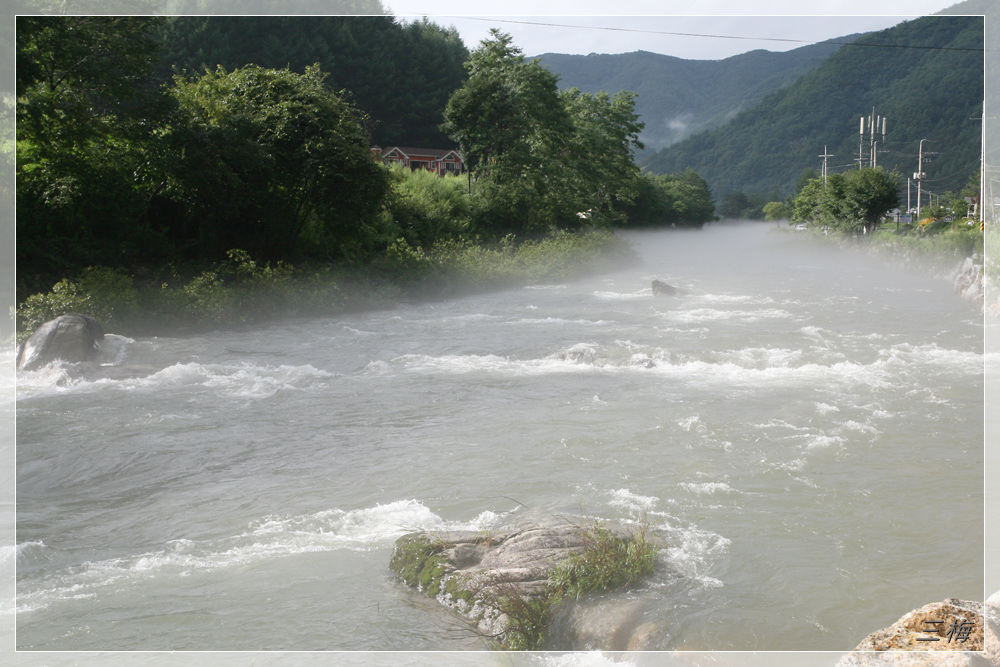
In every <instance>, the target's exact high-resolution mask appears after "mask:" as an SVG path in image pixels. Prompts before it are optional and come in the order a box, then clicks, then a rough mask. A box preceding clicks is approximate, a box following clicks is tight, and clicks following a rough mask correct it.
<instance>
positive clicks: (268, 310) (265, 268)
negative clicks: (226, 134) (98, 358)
mask: <svg viewBox="0 0 1000 667" xmlns="http://www.w3.org/2000/svg"><path fill="white" fill-rule="evenodd" d="M631 256H632V251H631V249H630V248H629V246H628V244H627V243H626V242H625V241H622V240H621V239H619V238H617V237H615V236H613V235H612V234H611V233H610V232H605V231H590V232H585V233H575V234H572V233H558V234H555V235H552V236H550V237H548V238H545V239H542V240H537V241H525V242H519V241H518V240H517V239H515V238H514V237H512V236H508V237H506V238H504V239H503V240H502V241H500V242H499V243H497V244H493V245H477V244H473V243H471V242H466V241H447V242H440V243H438V244H436V245H434V246H432V247H431V248H429V249H426V250H425V249H423V248H419V247H413V246H411V245H409V244H408V243H407V242H406V241H404V240H402V239H400V240H398V241H396V242H395V243H394V244H392V246H390V248H389V249H388V251H387V252H386V254H385V255H384V256H383V257H380V258H379V259H377V260H375V261H374V262H372V263H370V264H366V265H359V266H344V267H331V266H302V267H295V266H291V265H289V264H285V263H283V262H279V263H277V264H274V265H272V264H259V263H257V262H255V261H253V260H252V259H251V258H250V256H249V255H248V254H247V253H246V252H244V251H242V250H231V251H229V253H227V257H226V259H225V260H224V261H221V262H219V263H218V264H217V265H215V266H212V267H210V268H208V269H205V270H203V271H200V272H199V273H197V274H196V275H191V276H182V275H179V274H178V273H177V272H175V271H172V270H169V269H168V270H167V271H166V273H165V274H164V275H156V276H146V277H144V278H142V279H137V278H136V277H134V276H132V275H129V274H127V273H125V272H122V271H118V270H112V269H108V268H105V267H89V268H87V269H86V270H84V271H83V272H82V273H81V274H80V275H79V276H75V277H74V278H72V279H70V278H67V279H63V280H61V281H59V282H58V283H56V284H55V285H54V286H53V287H52V289H51V290H50V291H48V292H46V293H40V294H34V295H31V296H29V297H28V298H26V299H25V300H24V301H23V302H22V303H20V304H19V305H18V307H17V311H16V323H17V339H18V342H20V341H22V340H24V339H25V338H26V337H27V336H29V335H30V334H31V332H32V331H34V330H35V328H37V327H38V325H40V324H41V323H43V322H45V321H47V320H49V319H51V318H53V317H56V316H58V315H61V314H63V313H67V312H76V313H82V314H85V315H90V316H92V317H94V318H96V319H97V320H98V321H100V322H101V323H102V324H103V325H104V327H105V329H106V330H107V331H109V332H113V333H117V334H121V335H127V336H137V335H138V336H145V335H172V334H178V333H191V332H198V331H207V330H212V329H227V328H236V327H241V326H245V325H248V324H258V323H263V322H267V321H270V320H275V319H279V318H287V317H302V316H324V315H334V314H337V313H342V312H348V311H352V310H362V309H367V308H377V307H387V306H390V305H392V304H394V303H396V302H398V301H401V300H411V299H435V298H442V297H449V296H457V295H461V294H467V293H472V292H477V291H486V290H491V289H503V288H510V287H517V286H521V285H527V284H532V283H539V282H553V281H561V280H568V279H572V278H575V277H579V276H581V275H584V274H587V273H593V272H598V271H603V270H608V269H610V268H613V267H614V266H616V265H619V264H620V263H622V262H623V261H627V260H628V259H629V258H630V257H631Z"/></svg>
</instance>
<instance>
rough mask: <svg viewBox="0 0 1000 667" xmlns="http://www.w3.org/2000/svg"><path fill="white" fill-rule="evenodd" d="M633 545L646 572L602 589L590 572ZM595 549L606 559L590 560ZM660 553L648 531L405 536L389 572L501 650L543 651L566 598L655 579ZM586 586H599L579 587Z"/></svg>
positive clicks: (557, 528)
mask: <svg viewBox="0 0 1000 667" xmlns="http://www.w3.org/2000/svg"><path fill="white" fill-rule="evenodd" d="M637 545H643V546H644V548H647V549H648V551H649V554H648V567H644V568H642V569H641V571H640V572H639V573H638V574H637V575H636V577H635V578H633V579H630V580H629V581H625V582H620V581H611V580H609V581H603V578H602V577H600V576H597V575H598V574H601V573H599V572H597V571H594V572H591V571H590V570H591V569H592V568H596V569H601V568H604V567H605V566H608V565H616V564H617V563H616V562H612V561H615V559H616V558H617V559H619V560H623V561H627V560H628V556H629V554H631V552H632V551H633V547H635V546H637ZM595 546H603V551H598V552H595ZM657 548H658V547H656V546H653V545H652V544H650V543H648V542H647V541H646V537H645V531H642V532H640V534H639V535H633V534H632V533H631V532H629V531H627V530H622V529H619V528H614V529H612V528H607V527H605V526H603V525H598V524H595V525H594V526H592V527H589V528H581V527H580V526H576V525H573V524H566V523H561V524H554V525H548V526H537V525H536V526H531V527H528V528H522V529H515V530H511V531H509V532H506V533H502V534H490V535H487V534H483V533H476V532H472V531H461V532H454V533H446V534H443V535H433V534H428V533H410V534H408V535H404V536H402V537H400V538H399V539H398V540H397V541H396V546H395V549H394V550H393V553H392V558H391V559H390V562H389V567H390V569H391V570H392V571H393V572H395V573H396V574H397V575H399V577H400V578H401V579H402V580H403V581H404V582H406V583H407V584H408V585H410V586H413V587H414V588H417V589H418V590H420V591H422V592H423V593H424V594H426V595H428V596H429V597H431V598H435V599H436V600H437V601H438V602H440V603H441V604H442V605H445V606H447V607H449V608H451V609H452V610H454V611H456V612H458V613H460V614H461V615H462V616H464V617H465V618H466V619H468V620H469V621H470V622H472V623H473V624H475V625H476V627H477V629H478V630H479V632H480V633H481V634H483V635H484V636H487V637H490V638H492V639H493V640H494V641H495V642H496V644H497V646H498V647H499V648H506V649H529V650H531V649H539V648H543V647H546V643H547V638H546V630H547V628H548V626H549V624H550V623H551V622H552V621H553V618H554V617H553V614H554V613H555V612H556V610H557V609H558V607H559V606H560V603H561V601H562V598H563V597H564V596H566V595H570V596H573V597H578V596H579V595H580V594H582V593H586V592H588V591H595V592H601V591H603V590H607V589H609V588H611V587H620V586H621V585H627V584H629V583H632V582H633V581H637V580H638V578H640V577H642V576H645V575H647V574H649V573H650V572H651V571H652V564H653V558H654V556H655V553H656V550H657ZM595 553H597V554H598V556H599V559H598V560H597V561H594V560H593V557H592V556H593V554H595ZM601 558H603V560H601ZM626 564H627V563H626ZM567 567H569V568H570V569H566V568H567ZM558 573H562V578H563V579H569V580H571V582H570V583H571V584H572V585H570V584H567V583H566V582H561V583H560V582H559V581H558V579H559V578H560V577H556V576H554V575H555V574H558ZM589 580H594V581H596V582H598V583H596V584H594V585H584V584H583V582H585V581H589ZM549 648H557V647H549ZM571 650H572V649H571Z"/></svg>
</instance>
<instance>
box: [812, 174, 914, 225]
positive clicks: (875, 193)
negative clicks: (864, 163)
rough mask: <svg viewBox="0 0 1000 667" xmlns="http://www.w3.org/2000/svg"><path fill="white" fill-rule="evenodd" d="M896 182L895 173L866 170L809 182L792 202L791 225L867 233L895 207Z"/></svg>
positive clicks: (898, 178) (896, 176)
mask: <svg viewBox="0 0 1000 667" xmlns="http://www.w3.org/2000/svg"><path fill="white" fill-rule="evenodd" d="M899 181H900V176H899V174H898V173H895V172H894V173H891V174H887V173H885V171H883V170H882V169H880V168H874V169H873V168H870V167H867V168H865V169H852V170H850V171H847V172H845V173H843V174H830V175H829V177H828V178H827V180H826V182H824V181H823V180H822V179H818V178H817V179H814V180H811V181H809V182H808V183H807V184H806V185H805V187H803V188H802V190H801V191H800V192H799V194H798V196H797V197H796V198H795V203H794V210H793V212H792V222H802V223H809V224H813V225H817V226H822V227H827V228H833V229H837V230H839V231H844V232H849V233H850V232H862V233H868V232H870V231H872V230H873V229H874V228H875V226H876V225H877V224H878V222H879V220H881V218H882V217H883V216H884V215H885V214H886V213H888V212H889V211H890V210H892V209H893V208H895V207H896V206H897V205H898V204H899V196H898V193H897V190H898V187H899Z"/></svg>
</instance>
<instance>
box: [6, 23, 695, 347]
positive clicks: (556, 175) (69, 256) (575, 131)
mask: <svg viewBox="0 0 1000 667" xmlns="http://www.w3.org/2000/svg"><path fill="white" fill-rule="evenodd" d="M365 21H368V22H369V23H365ZM318 23H323V24H324V25H325V30H326V32H322V33H321V36H322V38H323V39H321V40H320V41H324V40H333V39H335V38H336V39H339V40H341V41H343V42H345V43H353V42H354V41H356V39H358V38H359V37H360V36H361V35H362V34H367V33H364V30H370V29H374V30H391V31H398V30H404V32H405V34H407V35H410V36H411V37H412V38H413V39H416V40H417V41H418V42H420V43H421V44H424V45H425V46H427V48H431V50H434V49H437V53H438V55H439V56H440V57H441V58H444V59H446V60H447V59H448V58H451V57H454V56H455V55H456V54H457V53H458V51H456V50H455V48H454V37H455V36H454V34H453V33H452V32H448V31H440V30H439V29H438V28H436V27H435V26H432V25H430V24H427V23H419V24H413V25H411V26H407V27H406V28H405V29H404V28H400V27H399V26H396V25H395V24H393V23H392V22H391V21H389V22H388V23H386V20H385V19H384V17H368V18H365V19H362V18H360V17H347V18H337V17H331V18H330V19H329V20H324V21H318ZM202 25H203V26H205V29H206V30H208V29H209V28H210V27H213V26H214V28H219V27H220V26H222V27H225V24H220V23H213V22H207V23H204V24H202ZM282 25H284V24H282ZM362 26H367V27H364V28H363V27H362ZM373 26H374V27H373ZM386 26H392V27H390V28H387V27H386ZM214 28H213V29H214ZM286 28H287V26H286ZM176 29H177V23H176V21H175V22H168V23H166V24H165V22H164V21H163V20H162V19H157V18H153V17H139V18H128V17H103V16H102V17H62V16H60V17H51V16H49V17H25V19H24V20H20V21H19V22H18V24H17V35H16V36H17V49H18V59H19V63H20V64H21V65H23V66H22V67H19V68H18V76H19V78H18V82H17V103H16V114H17V118H18V121H19V125H18V135H17V141H16V149H17V156H18V165H17V186H18V187H17V204H18V233H19V238H18V248H17V259H18V263H19V269H20V272H19V274H18V279H19V285H18V290H19V292H20V293H21V295H20V296H21V299H20V300H21V302H22V303H21V307H20V308H19V310H18V317H19V320H20V321H19V325H18V328H19V329H20V330H21V331H26V330H29V329H30V328H31V327H34V326H36V325H37V324H38V323H39V321H40V320H39V318H41V317H47V316H51V315H55V314H58V313H59V312H63V311H65V310H66V309H72V310H77V311H80V312H83V313H86V314H93V315H94V316H96V317H98V319H100V320H102V321H103V322H104V323H105V324H106V326H109V327H112V328H114V329H116V330H118V331H121V332H131V333H148V332H150V331H151V327H153V329H152V330H155V327H164V328H166V327H171V328H181V329H201V328H205V327H212V326H230V325H233V324H240V323H250V322H259V321H262V320H264V319H267V318H269V317H275V316H279V315H296V314H303V313H306V312H310V309H316V310H319V311H321V312H328V311H330V310H331V309H332V310H334V311H336V310H337V309H340V308H343V307H349V305H345V304H349V303H350V302H351V299H350V298H347V297H344V296H343V294H344V293H345V292H350V291H351V290H350V289H346V288H347V287H351V286H352V285H357V286H359V289H360V291H361V292H365V291H367V292H369V293H371V294H374V295H376V296H375V297H374V299H375V301H378V300H379V299H380V298H382V297H383V296H386V295H396V296H433V295H442V294H450V293H455V292H457V291H460V290H462V289H469V288H473V289H483V288H492V287H497V286H503V285H512V284H516V283H518V282H530V281H535V280H546V279H563V278H566V277H571V276H573V275H577V271H579V270H587V269H591V270H592V269H594V268H595V267H597V266H600V265H601V264H602V262H606V261H608V260H611V261H613V260H614V258H615V257H616V256H619V255H620V251H621V250H622V244H621V243H620V242H618V241H617V240H616V239H614V238H613V237H611V236H610V234H609V233H608V232H607V230H608V229H609V228H610V226H611V225H612V224H621V223H624V222H625V215H626V212H627V209H626V205H628V204H630V203H632V202H634V201H636V199H637V197H639V195H640V194H641V193H640V178H639V171H638V168H637V167H636V166H635V164H634V161H633V159H632V152H633V150H634V149H635V148H637V147H638V146H639V144H638V140H637V135H638V132H639V131H640V129H641V127H642V126H641V123H639V122H638V119H637V117H636V115H635V112H634V108H633V98H634V96H633V95H632V94H630V93H624V92H622V93H618V94H615V95H608V94H606V93H597V94H589V93H581V92H580V91H579V90H575V89H573V90H568V91H562V92H560V91H559V90H558V88H557V86H556V85H555V84H556V79H555V77H554V75H552V74H551V73H549V72H547V71H546V70H544V69H543V68H541V67H540V66H539V65H538V64H537V63H534V62H530V63H529V62H526V61H525V60H524V58H523V56H522V55H521V54H520V51H519V50H518V49H516V48H515V47H513V46H512V45H511V43H510V38H509V36H506V35H501V34H496V35H494V37H493V39H492V40H488V41H486V42H484V43H483V45H482V46H481V48H480V49H479V50H477V51H476V52H475V53H474V54H473V55H472V57H471V58H470V60H469V63H468V69H469V76H468V78H467V79H465V78H464V76H465V75H464V74H463V77H462V78H461V79H460V80H464V81H466V83H465V84H463V85H462V86H460V87H458V88H457V89H456V90H455V91H454V94H453V95H452V97H451V102H450V103H449V113H448V115H447V116H446V117H443V119H444V120H446V127H447V129H448V131H449V132H452V133H454V134H455V136H456V139H458V140H460V141H461V142H463V144H464V145H465V146H466V147H467V154H468V156H469V161H470V163H471V164H472V166H473V173H472V177H471V178H470V177H461V178H459V177H454V176H449V177H446V178H439V177H436V176H434V175H432V174H430V173H428V172H411V171H408V170H403V169H389V168H388V167H385V166H384V165H382V164H381V163H380V162H379V161H377V160H376V159H375V158H374V157H373V155H372V153H371V139H370V135H369V133H368V129H367V128H368V127H370V126H371V125H372V124H373V123H375V124H377V122H378V121H379V120H380V119H370V118H369V117H368V116H367V115H366V114H365V113H364V112H363V111H361V110H360V109H358V107H357V106H356V105H355V104H353V103H352V101H351V100H352V99H356V96H355V94H354V92H353V91H337V90H334V88H333V87H331V85H330V78H331V77H330V75H329V74H328V73H326V72H325V71H324V70H323V67H322V66H321V65H319V64H315V63H314V64H309V65H304V66H302V68H301V71H294V70H293V69H292V68H290V67H282V68H269V67H264V66H261V65H258V64H252V63H250V64H244V65H242V66H239V67H236V68H233V69H230V68H228V67H225V66H218V67H215V68H214V69H206V70H204V71H202V72H192V71H190V70H187V71H185V73H184V74H176V75H174V76H173V78H172V79H171V80H170V81H169V82H165V83H162V84H160V83H158V79H157V75H156V73H155V69H156V66H157V63H158V62H162V61H158V57H159V54H160V51H161V47H163V43H162V42H161V41H160V39H161V37H162V36H163V35H171V34H174V33H173V31H174V30H176ZM226 29H227V30H229V29H231V26H230V27H228V28H226ZM288 30H290V28H288ZM306 32H307V33H308V31H306ZM222 34H223V36H226V40H228V42H227V44H229V43H236V46H235V47H233V48H235V50H236V51H240V49H243V48H246V49H247V51H246V52H253V49H250V48H249V47H246V46H245V44H244V45H243V46H240V44H238V42H239V41H240V40H239V39H237V38H236V37H235V36H234V35H235V34H236V33H226V32H225V31H224V32H223V33H222ZM254 34H255V33H253V32H248V34H247V35H245V36H244V40H243V41H244V42H245V41H247V39H248V38H249V37H252V36H253V35H254ZM287 34H288V31H287V30H286V31H285V32H284V33H282V31H280V30H279V31H277V32H276V33H275V35H277V38H281V39H287ZM386 34H387V35H388V34H389V33H386ZM401 34H404V33H399V32H393V33H392V36H395V37H399V36H400V35H401ZM282 35H284V37H282ZM258 37H259V36H258ZM317 39H319V38H318V37H317ZM226 40H223V41H226ZM209 41H212V40H211V39H209ZM255 41H256V42H261V43H263V42H262V41H261V39H255ZM264 41H266V40H264ZM404 41H405V40H404ZM167 44H168V45H169V42H168V43H167ZM268 44H270V45H269V46H268V48H270V49H271V52H272V55H273V54H277V53H279V52H281V48H280V45H277V43H268ZM229 45H231V44H229ZM409 45H410V48H409V51H408V52H407V53H406V54H405V56H404V55H403V54H399V53H396V54H395V55H394V56H393V57H395V58H399V59H401V60H408V59H409V60H412V58H413V53H417V52H419V49H418V48H417V46H416V45H417V42H409ZM434 45H437V46H434ZM254 48H256V49H257V50H258V51H259V50H260V48H262V47H261V45H260V44H258V45H257V46H256V47H254ZM241 52H242V51H241ZM306 52H308V49H307V50H306V51H302V52H297V53H299V55H300V56H301V55H302V54H303V53H306ZM462 53H464V51H463V52H462ZM328 55H329V54H328ZM233 57H235V56H233ZM275 57H276V56H275ZM331 57H332V56H331ZM433 60H434V59H433V58H431V59H429V62H430V61H433ZM342 62H345V63H349V62H350V61H349V60H348V61H342ZM383 67H384V68H385V69H392V68H391V67H389V66H388V65H385V64H383ZM434 67H435V68H436V69H437V70H441V69H442V68H444V69H447V68H446V67H444V66H443V65H442V64H441V63H438V64H437V65H434ZM404 69H405V68H404ZM338 71H339V70H338ZM411 75H412V76H414V77H417V78H419V76H418V73H415V72H411ZM453 83H454V81H453ZM359 85H360V84H359ZM455 85H457V83H455ZM446 89H447V85H446V84H444V83H441V82H438V84H433V85H430V86H429V91H428V92H429V93H431V92H433V95H438V94H439V93H440V92H441V91H442V90H446ZM449 92H451V91H449ZM433 95H432V97H433ZM435 99H438V100H439V101H440V98H439V97H438V98H435ZM428 104H429V106H428V107H427V108H428V109H429V108H431V107H434V106H435V105H436V104H438V103H437V102H434V103H428ZM463 105H464V106H463ZM440 119H441V118H439V120H440ZM484 119H486V120H487V121H488V122H486V123H482V122H480V121H482V120H484ZM404 125H405V126H406V127H418V126H419V123H418V122H416V121H413V123H411V122H410V121H406V123H404ZM692 179H694V180H697V177H696V175H690V174H689V175H687V176H685V177H684V178H683V179H681V181H683V183H691V182H693V180H692ZM661 181H662V184H663V187H661V188H660V190H661V191H662V192H661V193H660V196H661V199H662V198H663V197H668V196H670V197H674V198H675V199H676V200H678V201H679V200H680V199H682V198H683V197H684V195H683V194H678V193H674V192H673V190H678V188H680V185H678V184H673V185H670V184H669V183H668V181H669V179H661ZM702 184H703V183H702ZM668 186H669V187H668ZM671 188H673V190H671ZM681 189H683V188H681ZM678 192H679V190H678ZM664 193H666V194H664ZM676 204H677V201H674V200H670V205H671V206H673V208H672V209H671V210H672V211H673V212H674V213H676V211H680V210H684V211H687V213H685V215H688V216H689V217H690V216H692V215H695V213H692V211H696V210H698V209H697V207H693V208H691V210H690V211H688V210H687V208H685V207H686V206H687V205H686V204H684V205H681V206H678V205H676ZM709 215H710V211H709ZM650 221H652V220H650ZM592 229H600V230H603V231H601V232H600V233H590V234H588V233H587V231H588V230H592ZM512 233H514V234H517V237H515V236H513V235H512ZM223 258H225V259H223ZM293 264H294V265H295V267H299V268H293V266H292V265H293ZM331 267H336V268H331ZM350 276H356V277H354V278H352V277H350ZM52 285H55V287H54V288H52V289H51V290H50V289H49V288H50V286H52ZM342 288H345V289H342ZM29 294H34V296H31V297H30V298H29V297H28V296H27V295H29ZM345 299H347V300H346V301H345ZM360 300H361V301H365V302H369V301H370V299H368V298H367V297H361V298H360ZM317 303H318V305H317ZM310 304H313V305H310Z"/></svg>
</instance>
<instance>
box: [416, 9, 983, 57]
mask: <svg viewBox="0 0 1000 667" xmlns="http://www.w3.org/2000/svg"><path fill="white" fill-rule="evenodd" d="M416 16H424V17H426V18H446V19H466V20H470V21H489V22H491V23H513V24H517V25H537V26H545V27H549V28H573V29H577V30H609V31H613V32H635V33H643V34H647V35H669V36H671V37H708V38H711V39H738V40H747V41H754V42H788V43H793V44H832V45H834V46H870V47H878V48H886V49H924V50H930V51H965V52H971V53H983V52H984V51H987V50H989V51H996V49H972V48H964V47H959V46H922V45H916V44H913V45H909V44H867V43H859V42H856V41H855V42H834V41H822V42H817V41H816V40H808V39H790V38H785V37H743V36H739V35H711V34H707V33H697V32H669V31H665V30H643V29H640V28H616V27H613V26H596V25H572V24H569V23H546V22H543V21H524V20H517V19H500V18H491V17H485V16H452V15H447V14H416Z"/></svg>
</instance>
